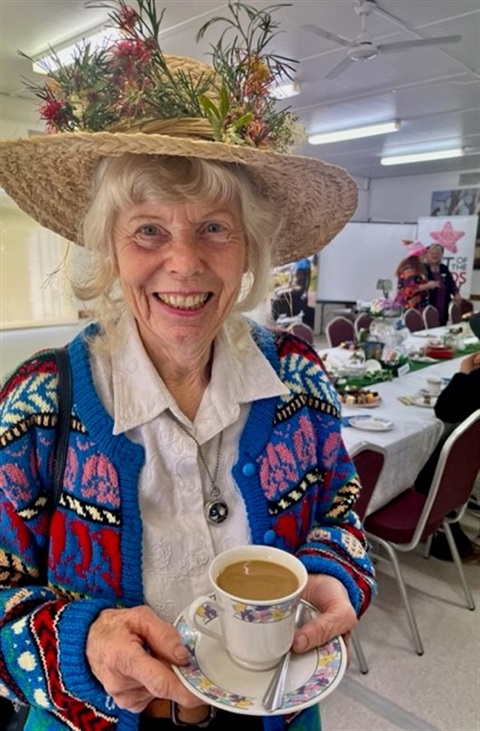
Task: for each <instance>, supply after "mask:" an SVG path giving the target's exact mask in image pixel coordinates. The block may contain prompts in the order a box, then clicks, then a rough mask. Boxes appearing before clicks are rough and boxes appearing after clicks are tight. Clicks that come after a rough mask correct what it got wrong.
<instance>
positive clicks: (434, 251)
mask: <svg viewBox="0 0 480 731" xmlns="http://www.w3.org/2000/svg"><path fill="white" fill-rule="evenodd" d="M442 257H443V251H442V249H441V248H440V246H429V247H428V249H427V262H428V263H429V264H440V262H441V261H442Z"/></svg>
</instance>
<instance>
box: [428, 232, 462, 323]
mask: <svg viewBox="0 0 480 731" xmlns="http://www.w3.org/2000/svg"><path fill="white" fill-rule="evenodd" d="M442 259H443V246H441V245H440V244H430V246H429V247H428V249H427V254H426V261H425V272H426V275H427V279H428V281H429V282H430V283H431V285H432V288H431V289H430V290H429V293H428V301H429V304H430V305H433V306H434V307H436V308H437V310H438V315H439V318H440V325H446V324H447V322H448V308H449V305H450V302H451V301H452V299H453V301H454V302H458V304H460V302H461V301H462V297H461V295H460V292H459V290H458V287H457V285H456V284H455V280H454V278H453V275H452V273H451V271H450V270H449V268H448V267H447V266H446V264H442Z"/></svg>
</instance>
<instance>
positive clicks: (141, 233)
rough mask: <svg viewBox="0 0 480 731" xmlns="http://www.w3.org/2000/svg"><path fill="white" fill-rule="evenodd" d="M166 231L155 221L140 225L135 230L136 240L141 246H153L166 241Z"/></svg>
mask: <svg viewBox="0 0 480 731" xmlns="http://www.w3.org/2000/svg"><path fill="white" fill-rule="evenodd" d="M165 237H166V233H165V231H164V230H163V229H162V228H160V227H159V226H156V225H155V224H153V223H146V224H145V225H143V226H140V227H139V228H138V229H137V230H136V232H135V240H136V242H137V244H138V245H139V246H143V247H144V248H153V247H154V246H158V245H159V244H161V243H163V242H164V241H165Z"/></svg>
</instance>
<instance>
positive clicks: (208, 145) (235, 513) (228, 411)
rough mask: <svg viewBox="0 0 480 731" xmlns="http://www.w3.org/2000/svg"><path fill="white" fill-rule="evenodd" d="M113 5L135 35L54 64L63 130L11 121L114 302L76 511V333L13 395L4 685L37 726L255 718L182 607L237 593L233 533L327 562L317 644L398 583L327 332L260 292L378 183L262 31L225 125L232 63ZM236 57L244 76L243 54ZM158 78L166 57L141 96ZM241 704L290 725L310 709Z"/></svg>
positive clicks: (92, 389)
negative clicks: (227, 588) (328, 138)
mask: <svg viewBox="0 0 480 731" xmlns="http://www.w3.org/2000/svg"><path fill="white" fill-rule="evenodd" d="M109 7H111V8H113V7H115V8H116V9H115V10H112V11H111V13H110V16H109V17H110V19H111V20H113V21H118V20H120V21H121V27H122V30H123V31H124V32H127V31H128V33H127V40H128V43H127V41H126V40H125V39H122V40H121V41H120V42H118V44H117V42H115V41H113V46H112V47H111V49H110V50H109V51H108V52H107V51H106V49H105V48H103V49H101V50H99V51H97V52H91V53H90V51H89V50H88V46H87V50H86V53H85V55H84V56H81V59H80V61H77V63H76V64H74V67H73V73H74V75H75V82H76V83H75V85H72V84H70V83H68V82H69V73H70V72H69V71H68V69H65V68H63V69H60V70H59V72H58V74H57V76H55V72H52V73H53V80H52V79H50V80H49V82H48V86H47V87H45V88H43V87H42V90H41V92H40V96H41V98H42V99H43V100H45V95H46V96H47V99H48V100H49V101H48V102H47V103H45V102H44V104H43V105H42V109H43V112H44V114H47V115H48V121H49V126H50V134H48V135H36V136H32V137H30V138H28V139H22V140H11V141H2V142H1V143H0V145H1V154H2V168H1V171H0V183H1V185H2V187H3V188H4V189H5V190H6V192H7V193H8V194H9V195H10V196H11V197H12V198H13V200H15V201H16V202H17V203H18V204H19V205H20V207H21V208H23V210H25V212H26V213H28V214H29V215H31V216H32V217H33V218H34V219H36V220H37V221H38V222H39V223H41V224H42V225H44V226H46V227H47V228H49V229H50V230H52V231H54V232H56V233H57V234H60V235H62V236H64V237H65V238H67V239H69V240H71V241H74V242H76V243H78V244H81V245H84V246H85V247H87V248H88V250H89V254H90V256H91V258H89V262H90V269H89V276H88V277H87V278H86V280H85V279H81V280H77V281H76V283H75V292H76V294H77V297H79V298H80V299H81V300H83V301H85V302H88V306H89V309H90V310H91V311H93V313H94V320H93V322H92V323H90V324H89V325H88V326H87V327H86V329H85V330H84V331H83V332H81V333H80V334H79V335H78V336H77V337H75V338H74V339H73V341H72V342H70V343H69V344H68V354H69V358H70V362H71V370H72V387H73V408H72V414H71V419H70V423H69V434H68V439H69V443H68V454H67V465H66V473H65V481H64V484H63V490H62V494H61V496H60V501H59V503H58V505H57V506H56V510H55V512H54V514H53V516H52V517H51V519H50V516H49V494H50V493H49V491H50V486H51V471H52V461H53V459H52V457H53V452H54V443H55V425H56V422H57V414H58V390H57V389H58V373H57V369H56V365H55V359H54V357H53V353H52V352H51V351H49V350H46V351H42V352H40V353H37V354H35V355H33V356H32V357H31V358H29V359H28V360H27V361H26V362H24V363H23V364H20V365H19V367H18V368H17V369H16V370H15V372H14V373H13V374H12V375H11V376H10V377H9V378H7V381H6V383H5V385H4V387H3V390H2V393H1V397H0V424H1V436H2V439H1V442H0V587H1V588H0V667H1V669H2V672H1V684H0V693H1V694H2V695H3V696H6V697H8V698H9V699H10V700H13V699H17V700H18V701H20V702H21V703H24V704H28V705H29V707H30V711H29V717H28V721H27V723H28V728H31V729H37V730H39V729H48V730H49V731H64V730H65V729H66V728H67V727H68V728H69V729H71V730H72V731H90V729H113V728H116V729H118V730H119V731H136V729H142V731H150V730H153V729H155V730H156V731H174V729H175V728H177V726H178V725H187V726H190V727H192V728H200V727H201V728H204V727H206V726H208V727H209V728H211V729H212V731H225V729H230V728H237V727H238V718H237V717H235V716H234V715H233V714H232V713H231V712H229V711H228V709H226V710H220V711H218V713H217V717H216V718H214V719H212V715H213V711H212V708H211V706H209V705H208V704H207V703H205V702H204V696H203V697H202V699H199V698H198V697H197V695H196V694H194V693H192V692H190V690H189V689H187V688H186V687H185V686H184V684H183V683H182V682H181V681H180V680H179V678H178V677H177V675H176V674H175V673H174V672H173V670H172V665H187V664H188V663H189V661H190V660H191V656H190V653H189V651H188V649H187V647H185V646H184V645H183V643H182V635H181V634H180V632H179V631H177V629H176V627H175V619H176V618H177V617H178V616H179V615H180V614H181V613H182V612H183V611H184V610H185V609H186V608H187V607H188V606H189V605H190V604H191V602H192V601H193V599H195V597H197V596H198V595H201V594H206V593H209V592H210V591H211V587H210V584H209V580H208V568H209V565H210V563H211V561H212V559H213V557H214V556H215V555H217V554H218V553H219V552H221V551H223V550H224V549H226V548H229V547H232V546H236V545H241V544H248V543H257V544H266V545H273V546H276V547H277V548H280V549H283V550H286V551H289V552H291V553H293V554H295V555H296V556H298V557H299V559H300V560H302V561H303V562H304V564H305V566H306V568H307V570H308V572H309V579H308V584H307V588H306V591H305V595H304V598H305V599H307V600H309V601H310V602H311V603H313V604H314V605H315V606H316V607H318V609H319V614H318V616H317V617H315V618H312V619H310V620H309V621H308V622H307V623H306V624H305V625H304V626H303V627H302V628H301V629H300V630H298V631H297V633H296V635H295V639H294V647H293V649H294V650H295V651H296V652H299V653H304V652H306V651H307V650H309V649H312V648H315V647H317V646H320V645H322V644H324V643H325V642H326V641H327V640H329V639H330V638H333V637H335V636H338V635H344V636H345V637H346V638H348V635H349V633H350V632H351V630H352V628H353V627H354V626H355V624H356V622H357V617H358V616H360V615H361V614H362V613H363V612H364V611H365V610H366V609H367V607H368V605H369V603H370V601H371V598H372V595H373V594H374V591H375V579H374V571H373V567H372V564H371V561H370V558H369V555H368V551H367V543H366V539H365V534H364V531H363V528H362V525H361V522H360V520H359V518H358V517H357V516H356V514H355V512H354V510H353V505H354V502H355V498H356V496H357V495H358V492H359V489H360V488H359V483H358V478H357V475H356V472H355V468H354V466H353V463H352V461H351V460H350V458H349V456H348V454H347V452H346V449H345V446H344V444H343V440H342V435H341V405H340V403H339V400H338V396H337V394H336V392H335V390H334V389H333V387H332V385H331V383H330V380H329V377H328V375H327V374H326V372H325V370H324V369H323V367H322V364H321V361H320V359H319V357H318V355H317V353H316V352H315V350H313V349H312V348H310V347H309V346H308V345H307V344H306V343H305V342H304V341H302V340H300V339H299V338H296V337H294V336H293V335H291V334H289V333H286V332H280V331H275V330H268V329H267V328H264V327H262V326H260V325H258V324H256V323H254V322H252V321H251V320H249V319H248V318H247V317H245V315H244V313H245V312H249V311H251V310H252V309H253V308H254V306H255V305H256V304H258V303H259V302H262V301H264V300H265V297H266V294H267V292H268V286H269V282H270V272H271V262H272V260H273V262H275V263H277V264H283V263H286V262H290V261H293V260H295V259H298V258H302V257H308V256H310V255H312V254H313V253H314V252H316V251H319V250H321V249H322V248H323V246H325V245H326V244H327V243H328V241H330V240H331V239H332V238H333V237H334V236H335V235H336V234H337V233H338V232H339V231H340V230H341V229H342V228H343V226H344V225H345V224H346V223H347V221H348V220H349V218H350V217H351V215H352V214H353V212H354V211H355V208H356V205H357V190H356V186H355V183H354V181H353V180H352V179H351V178H350V176H349V175H348V174H347V173H346V171H344V170H342V169H340V168H338V167H336V166H330V165H327V164H326V163H324V162H322V161H321V160H318V159H307V158H303V157H295V156H293V155H291V154H288V153H287V152H286V151H285V140H286V139H289V134H290V132H289V130H290V125H291V124H292V117H291V116H290V114H287V115H286V116H285V115H283V116H282V114H281V113H279V114H280V116H278V117H275V118H272V109H271V106H270V104H269V103H268V104H267V102H268V101H269V97H268V89H269V88H270V86H271V80H270V81H269V83H268V85H267V87H266V88H264V87H262V88H261V90H260V91H261V93H260V92H259V95H258V99H256V101H255V104H253V102H252V95H253V93H254V88H256V87H254V83H258V79H259V78H263V76H261V77H259V73H260V71H261V70H262V69H263V73H266V72H267V71H268V68H269V67H268V66H267V65H266V62H263V61H262V58H261V57H260V58H259V57H258V56H255V58H254V61H255V64H254V65H253V62H252V64H249V63H248V62H247V60H248V54H247V51H245V53H243V52H242V53H239V58H240V62H239V63H241V68H240V71H238V70H237V71H238V74H239V79H240V81H241V84H240V86H239V87H238V88H235V90H234V91H235V93H234V95H233V97H232V98H231V100H230V103H231V104H232V107H231V109H230V113H229V114H228V115H227V116H226V118H225V124H227V128H226V129H225V130H223V128H220V127H219V126H218V119H219V117H218V115H214V117H213V118H212V120H213V123H214V126H212V121H210V120H209V118H208V115H207V116H204V117H201V116H199V114H200V111H201V110H202V109H206V110H208V111H211V108H212V104H215V100H217V99H218V93H219V91H218V90H219V86H218V84H219V81H218V79H217V77H216V75H215V74H213V73H212V69H211V68H210V67H208V66H206V64H202V63H201V62H199V61H194V62H193V63H192V61H191V59H182V58H180V57H178V56H175V57H173V58H172V57H169V56H165V55H163V54H162V53H161V51H160V48H159V47H158V37H157V33H156V32H155V31H157V30H158V21H159V19H158V17H157V15H156V10H155V3H154V2H144V1H142V2H141V3H140V2H139V3H138V11H137V10H136V9H135V8H133V7H130V6H127V5H125V3H124V2H123V1H122V0H120V2H118V3H117V4H116V5H115V6H113V5H112V3H110V4H109ZM240 10H241V6H239V7H238V8H237V5H235V13H237V15H236V16H235V20H236V21H237V20H238V13H239V12H240ZM255 12H258V17H257V22H253V21H252V17H251V9H250V11H249V14H248V17H247V18H246V21H247V23H249V24H250V25H249V27H252V26H253V27H254V28H255V27H260V28H261V29H262V34H263V35H262V47H264V45H265V35H264V34H265V27H266V23H267V19H268V22H270V20H269V19H270V15H268V18H265V16H264V14H263V11H262V10H258V11H255ZM259 21H262V22H261V23H260V22H259ZM112 24H113V25H115V22H113V23H112ZM243 31H244V29H242V33H240V32H238V37H241V36H243ZM222 37H223V36H222ZM126 43H127V48H130V50H131V51H132V52H131V53H128V54H126V55H125V53H124V52H125V44H126ZM251 45H252V42H251V39H250V45H249V47H250V46H251ZM222 48H223V46H221V47H220V48H217V51H218V53H221V52H222ZM133 51H134V52H135V53H133ZM79 53H81V51H79ZM106 53H107V57H108V60H109V63H105V54H106ZM96 54H100V56H98V55H96ZM246 54H247V55H246ZM235 57H236V56H235ZM137 58H138V59H139V64H138V66H135V65H133V67H130V66H128V69H126V68H125V64H127V65H128V64H129V63H134V61H135V59H137ZM228 58H229V59H231V58H233V56H229V57H228ZM246 59H247V60H246ZM217 60H218V56H217ZM140 61H141V63H140ZM95 62H97V65H96V66H95V68H92V64H95ZM165 64H167V66H168V69H169V73H168V74H165V73H164V72H163V71H162V69H164V67H165ZM262 64H263V65H262ZM250 67H251V68H252V70H253V69H254V74H255V76H254V77H252V78H251V79H250V78H249V79H247V81H248V82H249V84H248V93H247V92H246V91H245V89H244V86H243V81H244V74H245V69H249V68H250ZM222 68H223V67H222ZM94 71H95V73H93V72H94ZM127 71H129V73H127ZM83 73H84V74H85V77H83V76H82V74H83ZM135 73H137V77H135ZM252 73H253V71H252ZM227 76H228V82H229V84H231V83H232V78H236V77H235V70H234V69H232V68H230V67H228V74H227ZM132 78H139V79H141V80H145V79H147V80H148V84H144V85H141V86H138V85H134V90H135V95H133V96H132ZM92 79H93V81H94V82H95V85H94V88H93V89H91V93H87V90H88V82H89V80H90V81H91V80H92ZM82 80H83V82H84V83H85V84H86V85H87V87H86V89H85V90H84V91H85V93H84V96H82V104H83V106H81V109H80V106H79V105H80V102H79V101H78V100H79V97H78V95H77V93H76V91H77V85H78V84H80V82H81V81H82ZM54 81H55V83H53V82H54ZM65 82H66V83H65ZM62 83H63V84H64V85H63V86H62ZM225 83H226V80H225ZM239 83H240V82H239ZM99 88H105V89H107V90H109V91H110V92H111V94H112V98H110V99H109V98H108V96H105V95H102V94H100V95H98V93H97V91H98V89H99ZM221 88H222V91H223V90H225V89H226V87H224V86H222V87H221ZM228 88H230V87H228ZM199 90H203V92H206V94H207V97H206V98H207V99H208V100H209V103H208V104H207V103H205V105H204V106H202V104H201V103H200V104H199V103H198V102H197V99H196V96H195V94H197V93H200V92H199ZM140 92H141V94H140V96H142V95H144V96H145V97H146V98H145V99H142V103H141V104H139V106H138V107H135V105H134V100H135V99H137V98H138V94H139V93H140ZM174 92H175V94H174ZM225 93H227V92H226V91H225ZM225 93H224V94H223V97H222V102H221V105H222V109H224V107H225V104H228V98H226V97H225ZM232 93H233V92H232ZM242 93H244V94H245V105H247V106H246V108H245V109H244V110H243V111H242V110H240V112H239V110H238V107H239V104H240V101H239V100H241V99H243V98H244V97H243V96H242ZM55 94H59V98H58V99H57V98H56V97H54V95H55ZM70 94H72V96H71V97H70ZM158 99H160V106H159V107H155V101H156V100H157V101H158ZM172 99H173V100H174V101H175V104H173V105H172V116H171V118H165V109H166V106H165V105H167V103H168V102H169V100H170V102H171V100H172ZM54 101H55V104H54V103H53V102H54ZM218 103H220V102H218ZM62 104H63V106H62ZM59 105H60V106H61V108H62V114H60V115H58V114H57V112H58V109H59ZM89 105H91V106H89ZM102 105H106V106H102ZM250 105H252V106H250ZM155 109H158V114H159V115H162V118H161V119H152V115H153V114H154V111H155ZM250 109H251V111H249V110H250ZM79 110H80V111H81V113H82V117H81V119H79V118H78V117H76V116H75V115H76V114H79V113H80V111H79ZM147 110H148V117H147V119H145V118H144V115H145V113H146V111H147ZM178 110H183V111H184V114H185V119H178V118H177V115H178ZM247 111H248V112H249V113H248V114H247ZM135 113H136V114H137V117H138V118H137V119H134V118H133V117H132V115H134V114H135ZM235 114H240V115H241V116H240V117H239V119H240V120H241V123H240V124H239V125H238V128H234V127H231V126H230V125H232V124H233V121H232V119H233V120H234V119H235V116H234V115H235ZM255 115H259V116H257V117H255ZM262 115H263V116H262ZM124 117H127V118H126V119H124ZM193 117H195V118H194V119H192V118H193ZM272 119H274V122H275V125H276V126H273V127H269V126H268V124H272ZM105 120H107V121H108V125H106V127H105V128H104V127H103V126H102V125H103V124H104V123H105ZM135 121H138V123H139V124H138V126H137V127H135V124H134V122H135ZM93 122H95V124H94V129H92V128H91V126H90V125H91V124H93ZM215 125H216V126H215ZM111 127H114V131H113V130H112V129H111ZM132 127H133V128H134V130H135V133H134V134H131V130H132ZM260 132H261V134H260ZM267 132H268V135H267ZM256 142H257V143H258V144H256ZM275 150H276V152H275ZM327 232H328V233H327ZM87 266H88V264H87ZM230 690H232V689H230ZM234 690H235V689H233V691H234ZM172 714H173V715H172ZM177 718H178V719H179V720H180V724H178V723H177ZM241 725H242V728H243V726H244V725H245V727H248V729H249V730H250V729H251V730H252V731H256V730H257V729H259V730H260V729H262V730H263V731H273V730H275V731H279V730H280V731H282V730H283V731H284V730H285V729H286V728H287V720H286V719H285V718H284V717H283V716H281V717H280V716H275V717H268V716H266V717H249V719H248V722H246V723H245V724H243V723H242V724H241ZM319 728H320V720H319V710H318V706H315V707H311V708H308V709H304V710H301V711H300V712H298V713H294V714H293V717H290V718H289V719H288V729H289V731H315V730H316V729H319Z"/></svg>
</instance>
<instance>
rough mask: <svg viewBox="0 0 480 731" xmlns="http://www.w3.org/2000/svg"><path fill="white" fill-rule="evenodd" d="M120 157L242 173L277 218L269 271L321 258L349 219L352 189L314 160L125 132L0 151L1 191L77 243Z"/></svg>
mask: <svg viewBox="0 0 480 731" xmlns="http://www.w3.org/2000/svg"><path fill="white" fill-rule="evenodd" d="M124 153H133V154H147V155H177V156H180V157H198V158H203V159H205V160H216V161H221V162H226V163H238V164H240V165H245V166H246V167H247V169H248V171H249V174H250V175H251V177H252V178H253V180H254V182H255V184H256V186H257V187H258V189H259V191H260V193H261V194H262V195H264V196H265V197H266V198H267V199H269V200H272V201H274V202H275V203H276V204H277V205H278V208H279V210H280V212H281V214H282V215H283V222H282V226H281V230H280V231H279V234H278V236H277V240H276V241H275V242H274V248H273V252H272V259H273V263H274V264H275V265H280V264H285V263H288V262H291V261H295V260H296V259H300V258H302V257H305V256H309V255H311V254H313V253H315V252H317V251H320V250H321V249H322V248H323V247H324V246H325V245H326V244H327V243H328V242H329V241H331V240H332V239H333V238H334V237H335V236H336V235H337V234H338V232H339V231H341V229H342V228H343V227H344V226H345V224H346V223H347V221H348V220H349V219H350V218H351V216H352V214H353V213H354V211H355V209H356V206H357V195H358V194H357V186H356V184H355V182H354V181H353V179H352V178H351V177H350V176H349V175H348V173H347V172H346V171H345V170H344V169H343V168H340V167H337V166H336V165H330V164H327V163H325V162H323V161H322V160H319V159H316V158H308V157H301V156H295V155H286V154H278V153H274V152H266V151H263V150H258V149H255V148H249V147H245V146H239V145H230V144H225V143H222V142H214V141H209V140H198V139H191V138H179V137H172V136H169V135H162V134H146V133H130V132H115V133H112V132H97V133H87V132H68V133H61V134H51V135H38V136H34V137H31V138H28V139H18V140H10V141H3V142H2V143H1V144H0V154H1V171H0V183H1V185H2V187H3V188H4V190H5V191H6V192H7V194H8V195H9V196H10V197H11V198H12V199H13V200H14V201H15V202H16V203H17V205H18V206H19V208H21V209H22V210H23V211H24V212H25V213H27V214H28V215H29V216H31V217H32V218H33V219H35V220H36V221H38V223H40V224H41V225H42V226H45V227H46V228H48V229H50V230H51V231H54V232H55V233H57V234H60V236H62V237H64V238H66V239H68V240H69V241H73V242H75V243H82V241H81V233H80V224H81V220H82V218H83V215H84V213H85V211H86V209H87V207H88V205H89V199H90V195H91V188H92V179H93V174H94V171H95V168H96V166H97V164H98V162H99V161H100V160H101V159H102V158H103V157H112V156H120V155H123V154H124Z"/></svg>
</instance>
